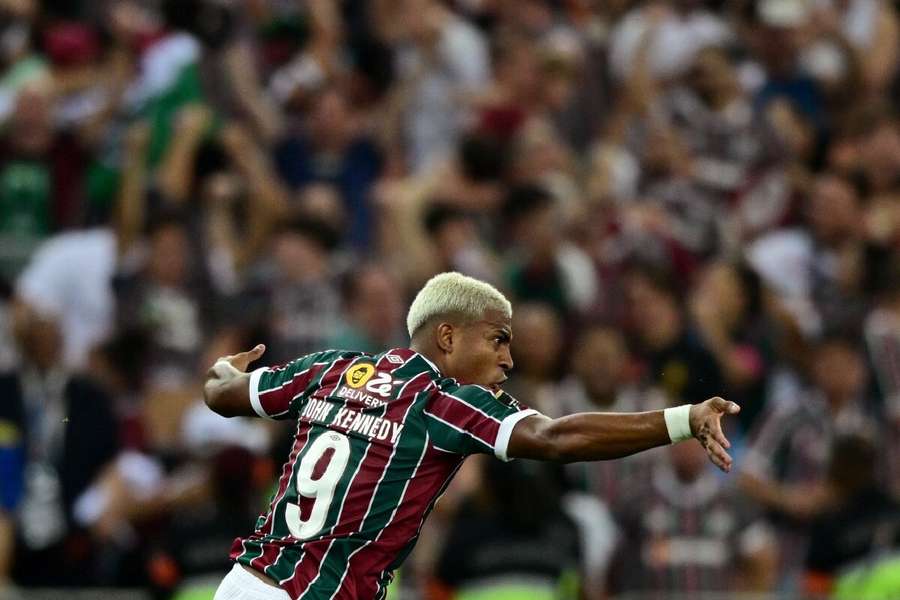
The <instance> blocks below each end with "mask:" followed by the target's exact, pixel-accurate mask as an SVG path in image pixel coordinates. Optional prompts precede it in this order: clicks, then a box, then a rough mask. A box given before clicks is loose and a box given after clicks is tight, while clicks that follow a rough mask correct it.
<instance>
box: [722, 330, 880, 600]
mask: <svg viewBox="0 0 900 600" xmlns="http://www.w3.org/2000/svg"><path fill="white" fill-rule="evenodd" d="M809 358H810V361H809V367H808V368H809V377H810V380H811V384H810V386H809V387H808V388H806V389H805V390H802V391H801V392H800V393H796V391H795V393H794V394H792V395H791V396H787V397H783V398H778V397H776V398H771V399H770V400H769V402H768V405H767V408H766V411H765V412H764V414H763V415H761V417H760V421H759V424H758V428H757V430H756V431H755V432H752V433H751V441H750V448H749V450H748V452H747V454H746V455H745V457H744V460H743V464H742V466H741V477H740V486H741V489H742V490H743V491H744V493H745V494H747V496H749V497H750V498H752V499H754V500H755V501H756V502H758V503H760V505H761V506H763V507H765V509H766V510H767V511H768V514H769V518H770V519H771V520H772V521H773V523H774V524H776V525H777V531H778V538H779V548H780V565H779V569H778V572H779V584H780V585H786V586H796V585H797V584H798V581H797V577H798V575H799V567H800V565H801V564H802V561H803V558H802V557H804V556H805V555H806V552H807V548H808V543H809V533H810V529H809V523H810V521H811V520H812V519H814V518H816V517H817V516H820V515H821V514H822V513H823V512H824V511H825V510H826V509H828V508H829V507H830V506H831V505H832V504H833V502H834V493H833V490H832V489H831V487H830V486H828V485H827V468H828V457H829V453H830V452H831V449H832V448H833V444H834V440H835V439H836V437H837V436H838V435H839V434H841V433H854V432H860V431H863V430H864V429H865V428H866V427H867V426H869V415H870V413H869V411H870V410H871V407H870V406H869V401H868V398H866V376H867V374H866V365H865V359H864V356H863V354H862V353H861V350H860V348H859V346H858V344H857V342H856V341H855V340H853V339H847V338H844V337H841V336H837V335H835V336H832V337H828V338H826V339H824V340H822V341H821V342H819V343H818V344H817V345H816V348H815V350H814V352H813V353H812V355H811V356H810V357H809Z"/></svg>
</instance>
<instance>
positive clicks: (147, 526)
mask: <svg viewBox="0 0 900 600" xmlns="http://www.w3.org/2000/svg"><path fill="white" fill-rule="evenodd" d="M898 106H900V12H898V3H896V2H893V1H889V0H731V1H725V0H718V1H717V0H707V1H703V0H668V1H666V0H657V1H636V0H368V1H366V0H341V1H338V0H152V1H138V0H100V1H89V0H67V1H59V0H43V1H40V0H2V1H0V140H2V141H0V290H2V300H0V582H3V583H0V588H2V589H6V590H9V589H12V588H13V587H15V588H19V589H23V590H25V589H28V588H30V587H35V586H37V587H43V588H46V587H85V586H90V587H134V588H143V589H146V590H151V591H152V593H153V594H154V596H156V597H159V598H170V597H181V598H211V597H212V590H214V589H215V585H216V584H217V582H218V581H219V579H220V578H221V577H222V575H223V574H224V573H226V572H227V569H228V565H227V550H228V548H229V546H230V544H231V540H232V539H233V538H234V537H235V536H237V535H241V534H245V533H247V532H248V531H249V530H250V528H251V526H252V524H253V520H254V518H255V517H256V515H258V514H259V512H260V511H261V510H264V509H265V500H266V497H267V495H268V493H269V492H270V491H271V486H272V484H273V481H274V479H275V475H276V474H277V472H278V471H279V470H280V468H281V465H282V463H283V461H284V459H285V457H286V456H287V448H288V447H289V446H288V442H289V440H290V437H291V435H292V433H293V431H292V430H291V429H290V427H288V428H285V427H283V426H280V425H274V424H272V423H264V422H261V421H259V420H253V419H246V420H242V419H231V420H229V419H224V418H220V417H218V416H217V415H215V414H214V413H212V412H211V411H209V410H208V409H207V408H206V407H205V405H204V404H203V401H202V399H201V382H202V380H203V377H204V374H205V372H206V369H207V368H208V367H209V366H210V365H211V364H212V362H213V361H214V359H215V358H216V357H218V356H223V355H227V354H232V353H235V352H237V351H240V350H246V349H249V348H250V347H252V346H253V345H254V344H256V343H258V342H264V343H266V345H267V347H268V351H267V353H266V355H265V356H264V357H263V362H265V364H279V363H282V362H285V361H287V360H290V359H292V358H294V357H297V356H300V355H302V354H305V353H308V352H311V351H315V350H321V349H325V348H348V349H362V350H368V351H379V350H381V349H384V348H388V347H395V346H403V345H405V344H406V343H407V341H408V340H407V338H406V334H405V329H404V319H405V310H406V307H407V306H408V302H409V301H410V299H411V297H412V295H413V294H414V293H415V292H416V291H417V290H418V288H419V287H420V286H421V285H422V284H423V283H424V282H425V281H426V280H427V279H428V278H429V277H430V276H432V275H433V274H435V273H438V272H441V271H446V270H456V271H460V272H463V273H466V274H469V275H472V276H475V277H478V278H481V279H484V280H486V281H489V282H492V283H494V284H495V285H497V286H498V287H499V288H500V289H502V290H504V292H506V293H507V294H508V295H509V297H510V299H511V300H512V301H513V305H514V315H513V321H514V323H513V331H514V338H515V339H514V341H513V344H512V347H513V356H514V359H515V369H514V371H513V373H512V376H511V378H510V380H509V382H508V386H507V389H508V391H509V392H510V393H511V394H513V395H514V396H515V397H517V398H518V399H519V400H521V401H522V402H523V403H525V404H527V405H529V406H531V407H533V408H536V409H538V410H540V411H541V412H543V413H545V414H547V415H550V416H560V415H564V414H568V413H571V412H577V411H584V410H595V411H635V410H648V409H653V408H660V407H665V406H669V405H673V404H681V403H685V402H696V401H701V400H703V399H705V398H707V397H710V396H714V395H720V396H723V397H726V398H728V399H729V400H733V401H735V402H738V403H739V404H740V405H741V406H742V411H741V413H740V416H739V419H735V420H734V421H733V422H730V423H729V424H728V431H727V435H728V436H729V437H730V439H731V440H732V443H733V446H732V449H731V450H732V452H733V454H734V455H735V469H734V472H732V473H731V474H729V475H727V476H723V475H721V474H717V473H716V472H715V470H714V468H713V467H711V466H710V465H709V464H708V463H707V461H706V459H705V456H704V453H703V450H702V449H701V448H700V447H699V445H698V444H696V443H694V442H689V443H684V444H681V445H678V446H674V447H671V448H663V449H657V450H654V451H651V452H648V453H645V454H641V455H637V456H634V457H630V458H628V459H625V460H622V461H615V462H601V463H593V464H580V465H568V466H565V467H549V466H546V465H540V464H535V463H530V462H528V461H520V462H516V463H512V464H511V465H502V464H500V463H499V462H497V461H492V460H488V459H484V457H478V458H473V459H470V460H469V461H467V463H466V466H465V468H464V469H463V470H462V471H461V472H460V474H459V475H458V477H457V479H456V481H455V483H454V485H453V486H452V487H451V488H450V490H449V491H448V493H447V494H446V496H445V498H444V499H443V500H442V501H441V503H440V504H439V505H438V507H437V510H436V512H435V514H434V515H433V516H432V518H431V520H430V522H429V523H428V525H427V527H426V531H425V533H424V534H423V536H422V540H421V542H420V543H419V545H418V547H417V549H416V551H415V552H414V554H413V555H412V556H411V558H410V560H409V561H407V564H406V565H405V566H404V568H403V569H402V570H401V572H400V573H399V577H398V580H397V583H395V585H394V588H393V591H392V593H393V594H394V597H395V598H429V599H431V598H433V599H437V600H442V599H453V598H458V599H463V600H476V599H481V598H496V597H501V596H498V594H503V595H502V597H503V598H523V599H525V598H529V599H537V600H540V599H542V598H548V599H550V598H578V597H583V598H587V599H600V598H608V597H612V596H617V597H618V596H620V595H621V596H623V597H624V596H629V595H630V596H631V597H648V598H669V597H672V594H676V593H681V594H685V597H690V598H700V597H701V596H702V593H703V592H705V591H723V590H743V591H762V592H772V593H782V594H786V595H788V597H806V596H816V597H836V598H855V599H861V598H888V597H898V596H897V594H900V591H898V590H900V581H898V580H900V505H898V501H897V498H898V493H900V468H898V466H897V465H898V464H900V112H898V108H897V107H898ZM892 586H893V587H892ZM891 590H893V592H892V591H891ZM2 593H3V592H0V594H2ZM878 594H881V595H878ZM892 594H894V595H892Z"/></svg>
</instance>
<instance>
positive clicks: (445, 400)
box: [428, 392, 500, 447]
mask: <svg viewBox="0 0 900 600" xmlns="http://www.w3.org/2000/svg"><path fill="white" fill-rule="evenodd" d="M439 394H440V395H439V396H438V397H439V398H440V400H439V401H437V402H432V403H431V404H430V405H429V406H428V412H429V413H430V414H432V415H434V416H435V417H437V418H439V419H441V420H442V421H444V422H446V423H448V424H450V425H452V426H454V427H457V428H459V429H462V430H463V431H467V432H469V433H470V434H472V435H473V436H475V437H477V438H478V439H479V440H481V441H482V442H484V443H485V444H486V445H488V446H490V447H493V446H494V442H495V441H496V440H497V434H498V433H499V432H500V419H498V418H497V417H494V416H491V415H488V414H487V413H485V412H483V411H481V410H478V409H477V408H475V407H474V406H472V405H471V404H468V403H466V402H464V401H462V400H460V399H459V398H456V397H455V396H451V395H450V394H448V393H446V392H439ZM485 417H487V418H485Z"/></svg>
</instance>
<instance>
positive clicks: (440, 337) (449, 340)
mask: <svg viewBox="0 0 900 600" xmlns="http://www.w3.org/2000/svg"><path fill="white" fill-rule="evenodd" d="M436 333H437V340H436V341H437V345H438V348H440V349H441V350H442V351H443V352H446V353H447V354H450V353H451V352H453V334H454V330H453V325H451V324H450V323H440V324H439V325H438V326H437V332H436Z"/></svg>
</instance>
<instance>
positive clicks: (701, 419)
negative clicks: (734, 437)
mask: <svg viewBox="0 0 900 600" xmlns="http://www.w3.org/2000/svg"><path fill="white" fill-rule="evenodd" d="M740 410H741V407H740V406H738V405H737V404H735V403H734V402H728V401H727V400H724V399H722V398H719V397H718V396H717V397H715V398H710V399H709V400H707V401H705V402H702V403H700V404H694V405H693V406H691V415H690V420H691V433H693V434H694V437H695V438H697V440H699V441H700V444H701V445H702V446H703V448H704V449H705V450H706V454H707V455H709V460H711V461H712V462H713V464H714V465H716V466H717V467H719V468H720V469H722V470H723V471H725V472H726V473H727V472H728V471H730V470H731V456H729V454H728V452H726V450H727V449H728V448H731V442H729V441H728V439H727V438H726V437H725V435H724V434H723V433H722V415H734V414H737V413H738V412H740Z"/></svg>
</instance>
